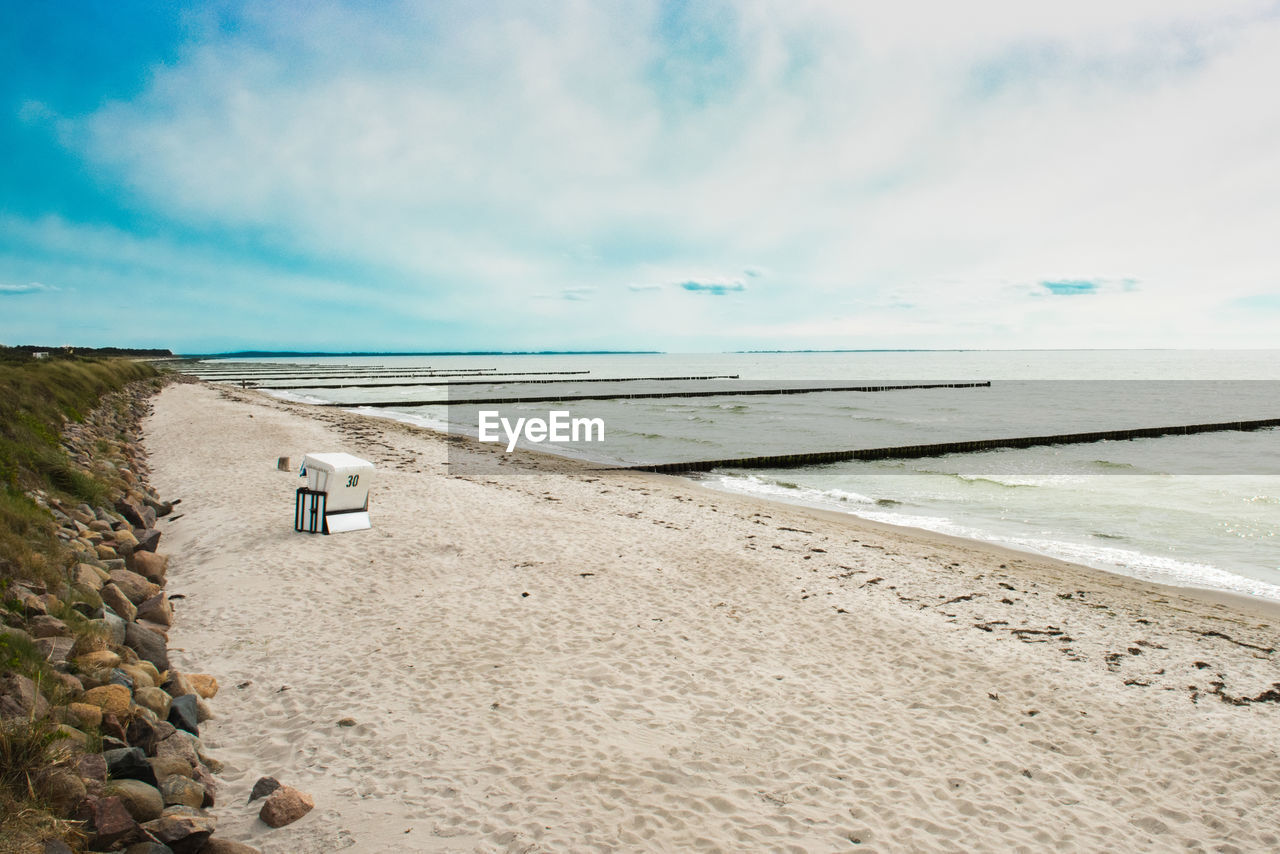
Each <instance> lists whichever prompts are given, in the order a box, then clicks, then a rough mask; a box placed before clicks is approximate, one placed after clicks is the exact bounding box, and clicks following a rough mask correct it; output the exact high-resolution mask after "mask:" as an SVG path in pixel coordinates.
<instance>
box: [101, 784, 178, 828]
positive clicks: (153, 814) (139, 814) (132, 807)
mask: <svg viewBox="0 0 1280 854" xmlns="http://www.w3.org/2000/svg"><path fill="white" fill-rule="evenodd" d="M102 794H103V795H104V796H106V797H108V798H110V797H116V798H119V799H120V800H121V801H123V802H124V807H125V809H127V810H128V811H129V815H131V816H133V820H134V821H136V822H138V823H139V824H142V823H144V822H148V821H155V820H156V819H158V818H159V817H160V814H161V813H163V812H164V797H163V796H162V795H161V794H160V790H159V789H157V788H156V787H155V786H151V785H148V784H146V783H144V782H142V781H141V780H132V779H130V780H108V781H107V782H106V783H104V784H103V786H102Z"/></svg>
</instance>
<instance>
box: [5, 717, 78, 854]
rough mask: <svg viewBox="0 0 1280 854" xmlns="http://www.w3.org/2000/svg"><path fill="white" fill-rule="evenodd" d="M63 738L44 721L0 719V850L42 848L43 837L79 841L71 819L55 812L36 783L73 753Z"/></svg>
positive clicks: (11, 853) (14, 851)
mask: <svg viewBox="0 0 1280 854" xmlns="http://www.w3.org/2000/svg"><path fill="white" fill-rule="evenodd" d="M64 738H65V736H63V734H62V733H60V732H59V731H58V730H57V728H56V727H55V726H54V725H53V724H52V723H51V722H49V721H47V720H23V719H14V720H0V854H20V853H21V854H26V852H37V851H42V850H43V846H42V845H41V843H42V842H43V840H46V839H62V840H65V841H67V842H68V843H78V842H79V841H80V836H81V835H80V834H79V832H78V831H77V830H76V828H75V825H74V823H72V822H69V821H66V820H65V819H61V818H59V817H58V816H57V815H55V814H54V813H53V811H52V810H51V809H50V808H49V805H48V804H46V803H45V802H44V801H43V800H42V799H41V798H40V797H39V795H38V793H37V788H36V783H35V780H36V777H37V775H38V774H39V773H40V772H41V771H43V770H44V769H46V768H49V767H51V766H54V765H58V764H59V763H63V762H66V761H67V760H68V759H69V758H70V756H71V755H72V754H71V751H70V750H69V748H68V747H67V746H66V743H65V741H64Z"/></svg>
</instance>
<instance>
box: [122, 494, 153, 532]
mask: <svg viewBox="0 0 1280 854" xmlns="http://www.w3.org/2000/svg"><path fill="white" fill-rule="evenodd" d="M116 512H117V513H119V514H120V515H121V516H123V517H124V518H125V520H126V521H128V523H129V524H130V525H132V526H134V527H135V528H145V527H146V526H147V523H146V520H145V519H143V518H142V510H141V508H139V507H138V506H137V505H136V504H134V503H133V502H131V501H125V500H123V499H122V500H120V501H117V502H116Z"/></svg>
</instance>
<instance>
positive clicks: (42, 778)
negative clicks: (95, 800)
mask: <svg viewBox="0 0 1280 854" xmlns="http://www.w3.org/2000/svg"><path fill="white" fill-rule="evenodd" d="M32 782H34V783H35V790H36V793H37V794H39V795H40V797H42V798H44V799H45V800H47V801H48V802H49V803H51V804H53V808H54V809H55V810H57V811H58V814H59V815H71V814H72V812H73V811H74V810H75V808H76V807H78V806H79V805H80V802H81V801H83V800H84V799H85V796H86V795H87V794H88V791H87V790H86V789H85V787H84V781H83V780H81V779H80V775H79V774H77V773H76V772H75V771H73V770H71V769H70V768H64V767H62V766H58V765H55V766H52V767H49V768H42V769H41V770H40V771H39V772H37V773H36V775H35V779H34V780H33V781H32Z"/></svg>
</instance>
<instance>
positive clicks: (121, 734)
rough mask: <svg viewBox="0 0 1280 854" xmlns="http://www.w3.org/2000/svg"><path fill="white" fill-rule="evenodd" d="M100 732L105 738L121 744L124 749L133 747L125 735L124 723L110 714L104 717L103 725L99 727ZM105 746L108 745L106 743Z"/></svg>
mask: <svg viewBox="0 0 1280 854" xmlns="http://www.w3.org/2000/svg"><path fill="white" fill-rule="evenodd" d="M98 730H99V731H100V732H101V733H102V736H103V738H104V739H105V738H107V737H108V736H109V737H111V738H114V739H116V740H117V741H119V742H120V745H121V746H122V747H132V745H130V744H129V741H128V739H129V736H128V735H126V734H125V728H124V722H123V721H121V720H120V719H119V718H118V717H116V716H115V715H113V714H110V713H109V712H104V713H103V715H102V723H101V724H100V725H99V726H98ZM103 744H106V742H105V741H104V742H103Z"/></svg>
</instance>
